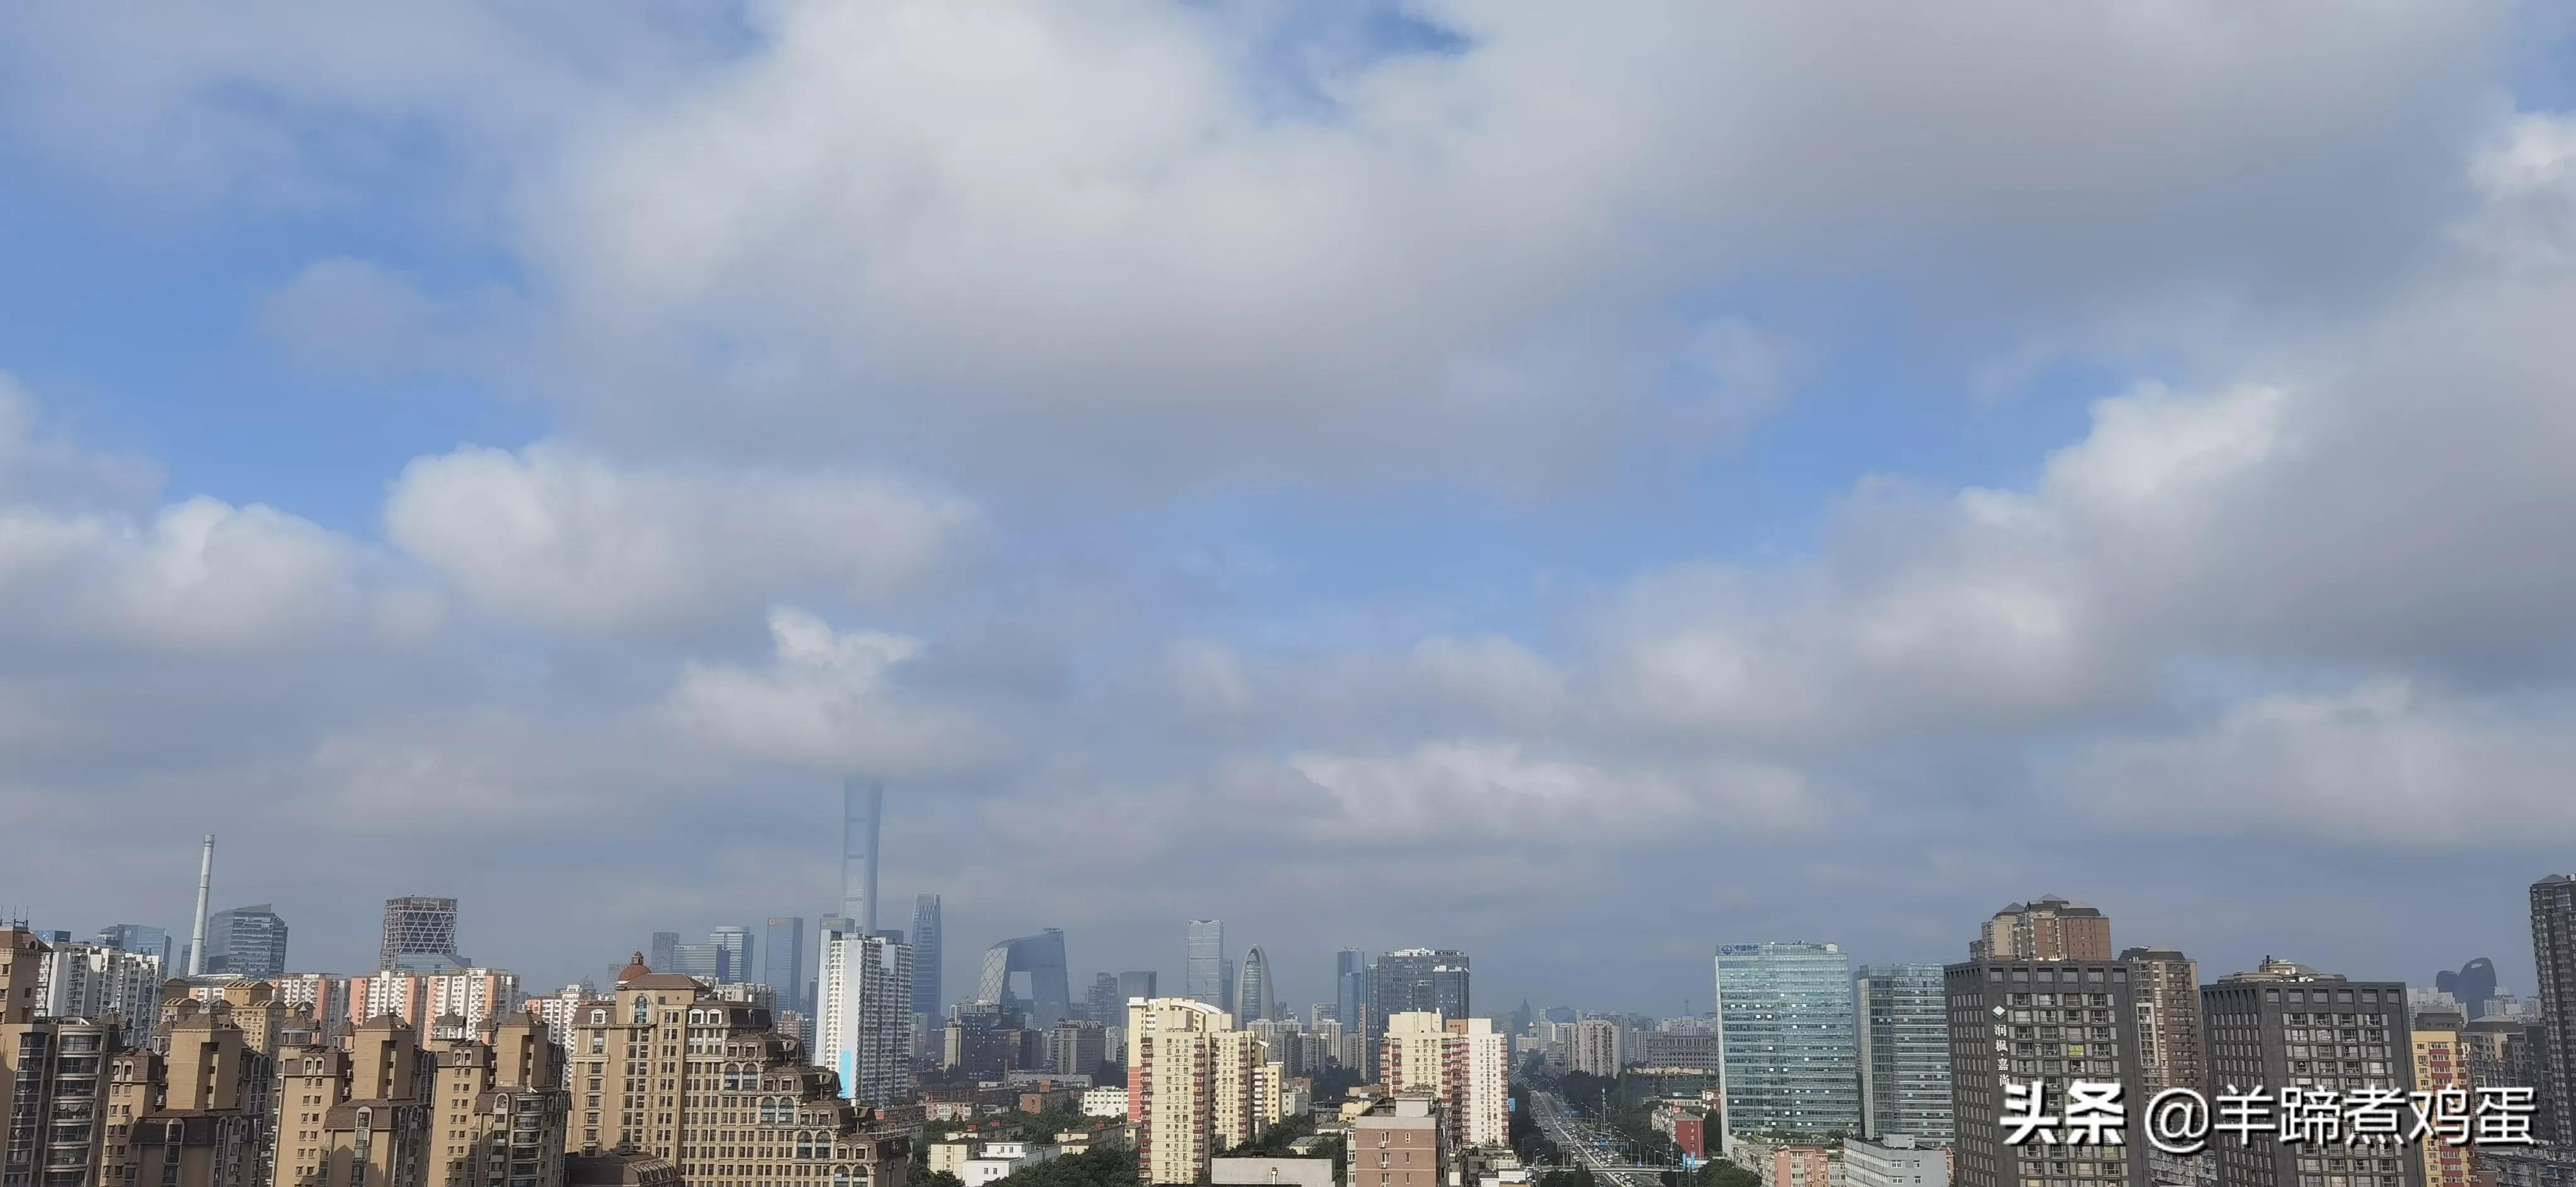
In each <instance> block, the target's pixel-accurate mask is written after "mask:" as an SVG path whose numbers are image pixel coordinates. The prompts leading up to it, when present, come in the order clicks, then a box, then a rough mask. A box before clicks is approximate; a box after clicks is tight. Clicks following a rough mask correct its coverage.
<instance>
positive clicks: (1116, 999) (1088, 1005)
mask: <svg viewBox="0 0 2576 1187" xmlns="http://www.w3.org/2000/svg"><path fill="white" fill-rule="evenodd" d="M1082 1013H1083V1016H1084V1017H1086V1018H1089V1019H1090V1020H1092V1021H1094V1022H1097V1023H1099V1024H1101V1025H1102V1026H1124V1025H1126V1024H1127V999H1126V998H1123V997H1120V996H1118V974H1116V973H1100V974H1097V975H1095V976H1093V977H1092V978H1091V992H1090V993H1088V994H1086V995H1085V996H1084V998H1083V1002H1082Z"/></svg>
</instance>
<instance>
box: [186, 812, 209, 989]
mask: <svg viewBox="0 0 2576 1187" xmlns="http://www.w3.org/2000/svg"><path fill="white" fill-rule="evenodd" d="M214 889H215V834H213V833H207V834H206V850H205V853H204V855H203V856H200V857H199V858H198V859H197V930H196V932H195V933H194V934H193V935H191V936H190V937H189V939H188V975H189V976H191V977H202V976H204V975H205V974H206V899H207V896H209V895H210V894H212V893H213V891H214Z"/></svg>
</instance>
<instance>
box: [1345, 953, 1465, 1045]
mask: <svg viewBox="0 0 2576 1187" xmlns="http://www.w3.org/2000/svg"><path fill="white" fill-rule="evenodd" d="M1371 967H1372V970H1373V971H1372V972H1371V974H1370V980H1369V994H1368V997H1369V1004H1368V1013H1369V1019H1368V1023H1369V1029H1370V1033H1371V1036H1372V1037H1374V1036H1377V1035H1382V1034H1384V1033H1386V1019H1387V1018H1388V1017H1390V1016H1392V1015H1396V1014H1402V1013H1408V1012H1414V1011H1429V1012H1431V1013H1434V1014H1438V1015H1440V1016H1441V1017H1443V1018H1464V1017H1467V1016H1468V1015H1469V1014H1472V1013H1474V1012H1475V1011H1474V1010H1472V1009H1471V1008H1469V1007H1470V1000H1469V996H1468V992H1467V989H1468V986H1467V978H1468V962H1467V954H1466V953H1464V952H1460V951H1457V950H1456V949H1452V948H1405V949H1402V950H1400V951H1395V952H1389V953H1386V954H1384V955H1382V956H1379V957H1378V958H1377V963H1376V964H1375V965H1373V966H1371Z"/></svg>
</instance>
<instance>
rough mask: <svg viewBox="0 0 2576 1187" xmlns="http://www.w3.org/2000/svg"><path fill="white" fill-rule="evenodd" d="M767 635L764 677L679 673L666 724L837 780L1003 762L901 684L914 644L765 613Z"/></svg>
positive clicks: (989, 744) (979, 730) (709, 667)
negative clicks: (846, 776) (768, 645)
mask: <svg viewBox="0 0 2576 1187" xmlns="http://www.w3.org/2000/svg"><path fill="white" fill-rule="evenodd" d="M769 632H770V639H771V643H772V645H773V647H774V649H775V655H774V657H773V660H772V663H771V664H770V666H769V667H768V668H767V669H765V670H752V669H747V668H742V667H736V666H731V665H723V664H705V663H693V664H690V665H688V667H687V669H686V670H685V671H684V672H683V674H682V676H681V679H680V683H679V686H678V687H677V688H676V689H675V690H674V691H673V693H672V696H671V702H670V712H671V714H672V715H673V717H674V718H675V719H676V720H678V721H679V722H680V723H682V724H683V725H685V726H686V727H688V728H690V729H692V730H694V731H696V732H697V733H698V734H700V735H702V736H704V737H706V738H708V739H710V740H711V741H714V742H716V743H718V744H720V745H723V746H725V747H728V748H731V749H732V750H734V751H736V752H739V753H741V754H744V755H746V756H749V757H752V758H757V759H760V760H763V761H767V762H774V763H783V764H788V765H792V766H798V767H805V768H810V769H816V770H823V771H830V772H834V773H840V774H855V775H879V776H888V777H900V776H907V775H926V774H942V773H948V772H953V771H956V770H961V769H966V768H970V767H975V766H981V765H987V764H990V763H992V762H994V761H997V760H998V759H1000V758H1002V757H1003V756H1004V753H1005V752H1004V750H1003V748H1002V746H1001V743H1000V740H999V739H998V738H996V737H995V736H993V735H992V734H990V733H989V732H988V731H987V730H985V729H984V728H983V727H982V725H981V724H980V723H979V722H978V721H977V720H976V719H975V718H974V716H973V715H972V714H971V713H970V712H968V711H966V710H964V709H961V708H957V707H954V706H950V705H946V704H942V703H938V702H936V701H934V700H932V699H930V698H928V697H925V696H923V695H920V694H919V693H918V692H917V691H915V690H913V689H910V688H908V687H907V686H906V685H905V684H904V680H903V677H904V676H905V674H906V673H905V668H906V667H907V665H910V664H912V663H914V662H915V661H917V660H918V659H919V658H920V657H921V654H922V648H923V645H922V643H921V641H920V640H918V639H914V638H910V637H907V636H903V635H895V634H887V633H883V632H878V631H851V632H847V633H843V632H838V631H835V630H833V629H832V627H831V626H830V624H828V623H825V622H824V621H823V620H822V619H820V618H816V617H815V616H813V615H811V614H807V613H804V612H801V611H796V610H787V609H779V610H773V611H771V612H770V615H769Z"/></svg>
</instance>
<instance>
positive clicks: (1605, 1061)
mask: <svg viewBox="0 0 2576 1187" xmlns="http://www.w3.org/2000/svg"><path fill="white" fill-rule="evenodd" d="M1404 1017H1410V1015H1405V1014H1398V1015H1395V1018H1404ZM1387 1024H1388V1025H1390V1026H1392V1025H1394V1019H1393V1018H1390V1019H1388V1023H1387ZM1394 1037H1395V1034H1394V1032H1393V1031H1389V1032H1388V1033H1387V1038H1388V1040H1389V1041H1392V1040H1393V1039H1394ZM1624 1054H1625V1053H1624V1052H1622V1051H1621V1050H1620V1049H1619V1020H1618V1019H1616V1018H1584V1019H1579V1020H1577V1021H1576V1022H1575V1023H1574V1025H1572V1026H1570V1027H1567V1028H1566V1035H1565V1066H1566V1070H1568V1071H1577V1072H1581V1073H1583V1074H1585V1075H1587V1076H1599V1077H1601V1078H1603V1079H1605V1080H1606V1079H1609V1078H1610V1077H1613V1076H1616V1075H1618V1074H1619V1067H1620V1064H1621V1063H1622V1062H1623V1060H1622V1056H1623V1055H1624Z"/></svg>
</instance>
